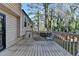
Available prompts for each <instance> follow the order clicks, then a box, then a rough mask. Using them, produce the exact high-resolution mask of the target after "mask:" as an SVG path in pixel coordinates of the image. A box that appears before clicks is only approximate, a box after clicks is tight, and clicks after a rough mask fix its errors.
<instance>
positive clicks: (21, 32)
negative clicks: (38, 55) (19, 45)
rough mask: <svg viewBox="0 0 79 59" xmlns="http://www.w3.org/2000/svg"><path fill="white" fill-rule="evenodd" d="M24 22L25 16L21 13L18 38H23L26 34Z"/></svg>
mask: <svg viewBox="0 0 79 59" xmlns="http://www.w3.org/2000/svg"><path fill="white" fill-rule="evenodd" d="M24 20H25V15H24V13H23V12H22V11H21V20H20V36H21V37H22V36H24V35H25V32H26V27H24Z"/></svg>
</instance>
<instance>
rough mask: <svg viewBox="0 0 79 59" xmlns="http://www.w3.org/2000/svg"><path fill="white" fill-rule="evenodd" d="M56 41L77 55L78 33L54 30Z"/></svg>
mask: <svg viewBox="0 0 79 59" xmlns="http://www.w3.org/2000/svg"><path fill="white" fill-rule="evenodd" d="M53 34H54V35H55V39H54V40H55V41H56V42H57V43H58V44H59V45H61V46H62V47H63V48H64V49H66V50H67V51H68V52H69V53H71V54H72V55H77V53H78V50H79V49H78V43H79V35H77V34H69V33H64V32H54V33H53Z"/></svg>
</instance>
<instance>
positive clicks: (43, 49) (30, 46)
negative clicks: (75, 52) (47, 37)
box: [0, 41, 71, 56]
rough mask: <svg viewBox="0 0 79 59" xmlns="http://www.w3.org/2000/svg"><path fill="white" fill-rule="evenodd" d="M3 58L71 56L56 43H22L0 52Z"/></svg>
mask: <svg viewBox="0 0 79 59" xmlns="http://www.w3.org/2000/svg"><path fill="white" fill-rule="evenodd" d="M0 55H1V56H71V54H70V53H68V52H67V51H66V50H65V49H63V48H62V47H61V46H59V45H58V44H57V43H56V42H54V41H28V42H27V41H21V42H20V43H17V45H14V46H12V47H9V48H7V49H5V50H4V51H2V52H0Z"/></svg>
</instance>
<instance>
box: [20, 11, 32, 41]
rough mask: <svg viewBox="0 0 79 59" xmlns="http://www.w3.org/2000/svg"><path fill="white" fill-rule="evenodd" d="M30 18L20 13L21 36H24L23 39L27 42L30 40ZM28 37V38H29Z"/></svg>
mask: <svg viewBox="0 0 79 59" xmlns="http://www.w3.org/2000/svg"><path fill="white" fill-rule="evenodd" d="M25 19H26V27H24V21H25ZM29 20H30V18H29V17H28V16H27V15H26V14H25V13H24V12H23V11H22V18H21V27H20V28H21V31H20V34H21V36H23V35H25V38H26V39H27V40H28V39H29V38H31V39H32V28H31V26H32V23H31V22H30V21H29ZM29 36H30V37H29Z"/></svg>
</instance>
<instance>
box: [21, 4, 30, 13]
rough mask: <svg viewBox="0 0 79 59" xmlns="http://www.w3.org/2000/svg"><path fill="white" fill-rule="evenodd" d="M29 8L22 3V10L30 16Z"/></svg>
mask: <svg viewBox="0 0 79 59" xmlns="http://www.w3.org/2000/svg"><path fill="white" fill-rule="evenodd" d="M28 8H29V7H28V6H27V4H26V3H22V9H24V11H25V12H26V13H27V14H28Z"/></svg>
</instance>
